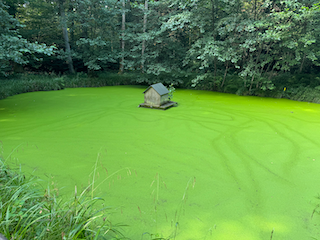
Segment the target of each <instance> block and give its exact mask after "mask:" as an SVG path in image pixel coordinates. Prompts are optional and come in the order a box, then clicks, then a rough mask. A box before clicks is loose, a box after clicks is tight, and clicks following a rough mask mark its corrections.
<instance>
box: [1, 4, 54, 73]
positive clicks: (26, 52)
mask: <svg viewBox="0 0 320 240" xmlns="http://www.w3.org/2000/svg"><path fill="white" fill-rule="evenodd" d="M7 8H8V6H6V5H4V4H3V2H2V1H0V33H1V35H0V74H1V75H7V74H8V72H9V71H11V68H12V67H11V63H16V64H26V63H28V61H29V60H28V59H29V58H30V57H35V56H34V54H35V53H39V54H45V55H51V54H53V51H54V46H51V47H47V46H46V45H45V44H38V43H37V42H35V43H31V42H29V41H27V40H26V39H24V38H23V37H21V36H20V35H19V32H18V28H20V27H23V25H21V24H20V23H19V21H18V20H16V19H15V18H14V17H13V16H11V15H10V14H9V13H8V12H7V11H6V10H7ZM36 59H37V60H40V59H38V58H36Z"/></svg>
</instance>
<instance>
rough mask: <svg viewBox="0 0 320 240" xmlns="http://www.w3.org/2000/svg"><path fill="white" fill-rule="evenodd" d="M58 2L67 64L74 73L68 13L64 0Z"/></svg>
mask: <svg viewBox="0 0 320 240" xmlns="http://www.w3.org/2000/svg"><path fill="white" fill-rule="evenodd" d="M58 3H59V10H60V17H61V25H62V34H63V39H64V43H65V48H66V53H67V64H68V67H69V71H70V73H72V74H73V73H74V68H73V61H72V57H71V50H70V44H69V36H68V30H67V21H66V14H65V10H64V6H63V3H64V0H59V1H58Z"/></svg>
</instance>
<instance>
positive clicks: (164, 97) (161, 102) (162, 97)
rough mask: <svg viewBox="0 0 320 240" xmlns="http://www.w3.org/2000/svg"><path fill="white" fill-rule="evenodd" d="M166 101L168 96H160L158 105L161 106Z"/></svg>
mask: <svg viewBox="0 0 320 240" xmlns="http://www.w3.org/2000/svg"><path fill="white" fill-rule="evenodd" d="M168 101H169V94H165V95H162V96H161V99H160V105H162V104H164V103H166V102H168Z"/></svg>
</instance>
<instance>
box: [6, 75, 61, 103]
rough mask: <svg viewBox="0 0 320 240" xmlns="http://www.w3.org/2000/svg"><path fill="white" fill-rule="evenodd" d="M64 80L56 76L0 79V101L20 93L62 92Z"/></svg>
mask: <svg viewBox="0 0 320 240" xmlns="http://www.w3.org/2000/svg"><path fill="white" fill-rule="evenodd" d="M64 87H65V83H64V78H63V77H58V76H56V75H46V76H44V75H29V74H23V75H16V77H15V78H11V79H0V99H4V98H6V97H9V96H13V95H16V94H20V93H26V92H36V91H51V90H61V89H63V88H64Z"/></svg>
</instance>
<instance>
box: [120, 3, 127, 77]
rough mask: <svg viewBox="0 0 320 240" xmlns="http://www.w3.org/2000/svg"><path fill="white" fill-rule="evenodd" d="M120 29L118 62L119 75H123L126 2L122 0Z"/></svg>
mask: <svg viewBox="0 0 320 240" xmlns="http://www.w3.org/2000/svg"><path fill="white" fill-rule="evenodd" d="M122 8H123V9H122V27H121V31H122V33H121V51H122V58H121V62H120V73H123V70H124V47H125V40H124V31H125V30H126V12H125V9H126V2H125V0H122Z"/></svg>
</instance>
